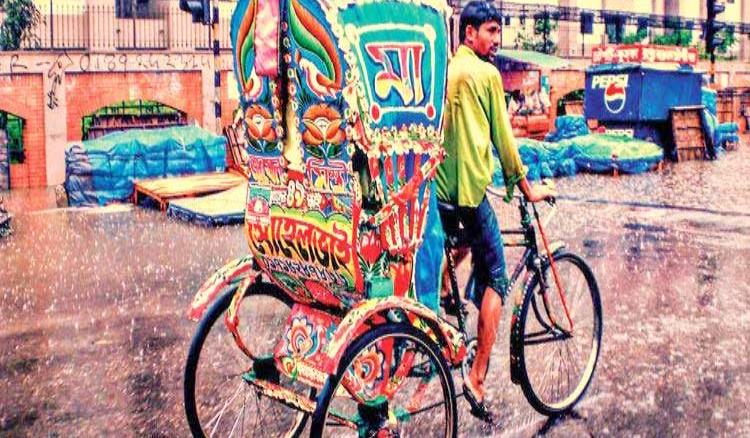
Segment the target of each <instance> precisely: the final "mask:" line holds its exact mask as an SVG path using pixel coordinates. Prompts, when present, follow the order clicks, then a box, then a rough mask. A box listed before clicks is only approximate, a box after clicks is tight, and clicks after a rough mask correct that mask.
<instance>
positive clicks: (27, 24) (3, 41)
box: [0, 0, 42, 50]
mask: <svg viewBox="0 0 750 438" xmlns="http://www.w3.org/2000/svg"><path fill="white" fill-rule="evenodd" d="M0 8H2V9H4V10H5V20H4V21H3V23H2V25H0V50H18V49H20V48H21V44H22V43H23V42H24V41H26V40H29V41H32V42H34V41H37V42H38V40H39V38H38V37H37V36H36V35H34V34H33V33H32V30H33V29H34V27H36V26H37V25H38V24H39V23H40V22H41V20H42V16H41V14H40V13H39V10H38V9H37V8H36V6H35V5H34V3H33V1H32V0H0Z"/></svg>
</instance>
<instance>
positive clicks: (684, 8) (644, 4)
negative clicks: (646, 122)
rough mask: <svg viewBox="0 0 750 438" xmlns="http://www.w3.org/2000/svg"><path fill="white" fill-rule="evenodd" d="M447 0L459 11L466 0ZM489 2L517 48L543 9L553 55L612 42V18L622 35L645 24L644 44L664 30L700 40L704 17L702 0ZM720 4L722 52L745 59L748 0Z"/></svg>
mask: <svg viewBox="0 0 750 438" xmlns="http://www.w3.org/2000/svg"><path fill="white" fill-rule="evenodd" d="M451 3H452V4H453V5H454V8H455V9H456V10H457V11H460V9H461V7H462V6H463V5H465V4H466V3H468V1H466V0H460V1H453V2H451ZM493 3H494V4H495V5H496V6H498V7H499V8H501V10H502V11H503V14H504V15H505V16H506V18H505V20H504V26H503V27H504V29H503V47H505V48H521V45H522V41H523V37H524V36H526V37H530V36H531V35H532V34H533V29H534V16H535V15H538V14H539V13H540V12H543V11H545V8H546V11H547V12H549V13H550V14H551V16H553V17H555V18H553V20H552V21H553V23H554V24H553V28H554V29H553V30H552V32H551V35H550V37H549V38H550V40H552V41H554V43H555V45H556V54H557V55H559V56H562V57H569V58H584V57H588V56H590V53H591V48H593V47H595V46H598V45H601V44H606V43H608V42H611V38H610V36H611V30H612V29H611V27H612V25H613V24H615V23H616V21H617V18H616V17H622V18H623V22H622V32H623V33H624V34H625V35H628V34H630V35H635V34H636V33H637V31H638V28H639V24H640V23H643V24H647V30H646V37H645V38H644V40H643V42H644V43H649V42H651V41H653V40H654V39H655V38H656V37H658V36H659V35H663V34H664V33H668V32H673V31H674V30H683V31H689V33H690V34H691V37H692V38H691V39H692V41H691V45H696V46H700V45H703V44H704V43H703V41H702V39H701V33H702V29H701V24H702V22H703V21H705V19H706V12H707V0H494V1H493ZM723 3H724V4H725V7H726V9H725V12H724V13H723V14H721V15H720V16H719V20H720V21H726V22H728V23H731V24H732V25H733V30H734V34H735V38H736V43H735V44H734V45H733V46H732V47H731V48H730V49H729V51H728V53H727V54H726V57H727V58H730V59H736V60H742V61H749V60H750V0H723ZM581 13H590V14H591V15H592V18H593V23H592V29H591V33H582V28H581ZM608 26H609V27H610V28H609V29H608ZM608 30H609V34H608ZM456 34H457V31H456Z"/></svg>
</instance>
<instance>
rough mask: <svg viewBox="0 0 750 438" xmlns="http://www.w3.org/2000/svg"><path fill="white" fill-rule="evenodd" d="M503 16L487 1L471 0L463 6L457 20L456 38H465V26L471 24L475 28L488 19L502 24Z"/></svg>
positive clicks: (462, 39)
mask: <svg viewBox="0 0 750 438" xmlns="http://www.w3.org/2000/svg"><path fill="white" fill-rule="evenodd" d="M502 20H503V16H502V14H501V13H500V11H498V10H497V8H496V7H495V6H494V5H493V4H492V3H490V2H488V1H482V0H472V1H470V2H469V3H467V4H466V6H464V9H463V10H462V11H461V18H460V20H459V22H458V38H459V40H460V41H461V42H463V41H464V38H466V28H467V27H468V26H469V25H471V26H472V27H473V28H475V29H479V27H480V26H481V25H482V24H484V23H487V22H489V21H495V22H497V24H500V25H502V22H503V21H502Z"/></svg>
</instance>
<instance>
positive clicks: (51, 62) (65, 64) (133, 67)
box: [0, 51, 211, 76]
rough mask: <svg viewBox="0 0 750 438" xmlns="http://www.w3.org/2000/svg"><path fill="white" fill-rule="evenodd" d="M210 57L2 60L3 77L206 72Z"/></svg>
mask: <svg viewBox="0 0 750 438" xmlns="http://www.w3.org/2000/svg"><path fill="white" fill-rule="evenodd" d="M210 66H211V55H208V54H206V55H204V54H190V53H68V52H66V51H62V52H59V53H53V54H44V55H39V54H29V55H20V54H17V53H15V54H13V55H10V56H5V55H4V56H0V75H10V76H15V75H18V74H25V73H48V72H49V71H51V70H55V69H56V70H60V71H62V72H65V71H69V72H70V71H72V72H81V73H87V72H96V73H105V72H109V73H114V72H138V71H154V70H159V71H185V70H203V69H206V68H209V67H210Z"/></svg>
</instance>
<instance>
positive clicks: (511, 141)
mask: <svg viewBox="0 0 750 438" xmlns="http://www.w3.org/2000/svg"><path fill="white" fill-rule="evenodd" d="M487 87H488V89H487V91H486V92H487V94H488V100H487V104H488V108H487V117H488V119H489V120H488V121H489V125H490V140H491V141H492V144H493V145H494V146H495V149H496V150H497V156H498V157H499V158H500V163H501V164H502V167H503V169H502V170H503V179H504V180H505V190H506V196H505V199H506V200H510V198H511V197H512V196H513V189H514V188H515V186H516V184H518V183H519V182H520V181H521V180H522V179H525V177H526V168H525V167H524V165H523V162H521V156H520V155H519V154H518V148H517V146H516V139H515V138H514V137H513V128H512V127H511V125H510V118H509V117H508V109H507V107H506V106H505V99H504V98H503V96H505V90H504V89H503V81H502V78H501V77H500V72H497V73H496V74H492V75H491V76H490V77H489V80H488V84H487Z"/></svg>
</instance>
